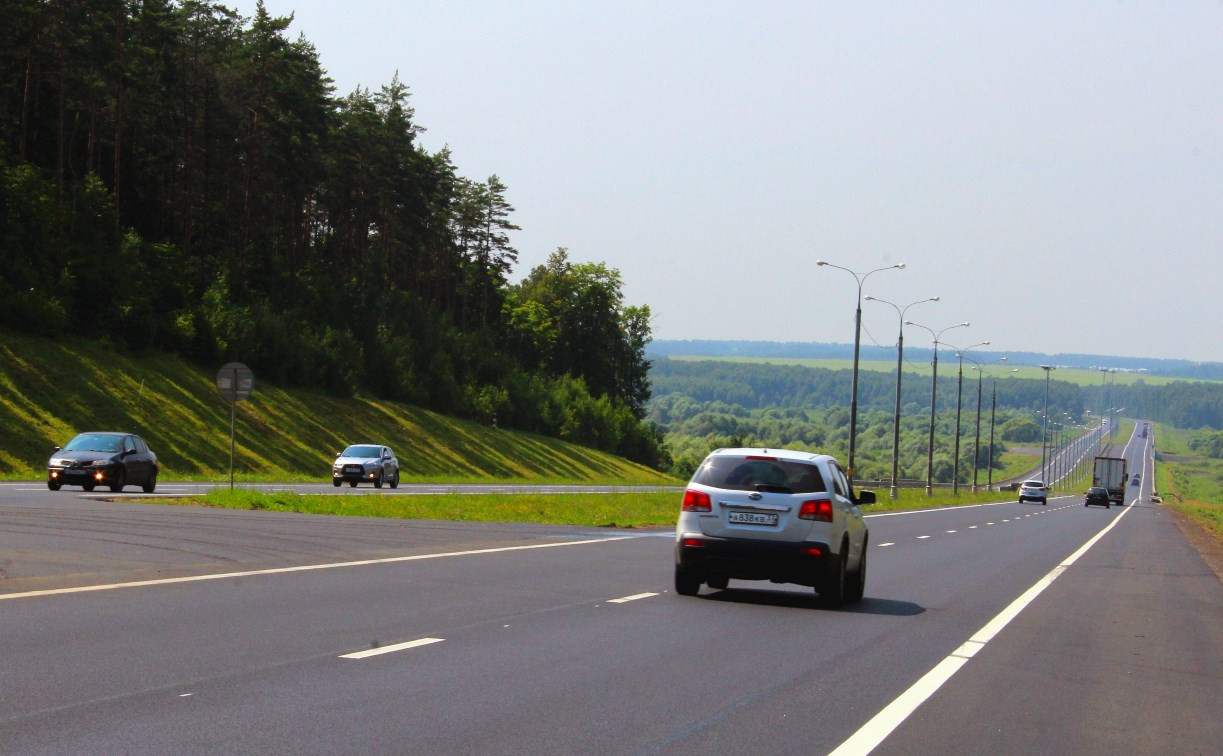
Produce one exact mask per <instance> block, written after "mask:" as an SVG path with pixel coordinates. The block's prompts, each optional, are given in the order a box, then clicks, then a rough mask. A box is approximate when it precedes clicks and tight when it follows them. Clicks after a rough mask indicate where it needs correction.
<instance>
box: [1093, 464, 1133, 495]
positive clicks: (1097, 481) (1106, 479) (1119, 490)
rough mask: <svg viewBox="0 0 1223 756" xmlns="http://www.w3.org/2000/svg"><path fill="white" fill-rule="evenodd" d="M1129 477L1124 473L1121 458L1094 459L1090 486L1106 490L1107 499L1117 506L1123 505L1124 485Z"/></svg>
mask: <svg viewBox="0 0 1223 756" xmlns="http://www.w3.org/2000/svg"><path fill="white" fill-rule="evenodd" d="M1128 480H1129V476H1128V475H1126V472H1125V459H1123V458H1122V457H1096V460H1095V467H1094V468H1092V478H1091V484H1092V485H1093V486H1104V487H1105V488H1107V489H1108V498H1109V500H1111V501H1115V502H1116V503H1118V504H1124V503H1125V484H1126V482H1127V481H1128Z"/></svg>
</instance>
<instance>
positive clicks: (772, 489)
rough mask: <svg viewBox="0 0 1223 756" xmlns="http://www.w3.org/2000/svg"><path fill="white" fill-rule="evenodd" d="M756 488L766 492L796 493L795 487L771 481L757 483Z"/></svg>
mask: <svg viewBox="0 0 1223 756" xmlns="http://www.w3.org/2000/svg"><path fill="white" fill-rule="evenodd" d="M754 488H755V489H756V490H757V491H764V492H765V493H794V491H793V489H791V488H789V487H787V486H774V485H771V484H769V483H757V484H756V485H755V486H754Z"/></svg>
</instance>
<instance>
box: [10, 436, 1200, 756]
mask: <svg viewBox="0 0 1223 756" xmlns="http://www.w3.org/2000/svg"><path fill="white" fill-rule="evenodd" d="M1146 444H1147V440H1144V439H1135V440H1133V441H1132V442H1131V443H1130V444H1129V445H1128V446H1127V447H1126V454H1127V456H1129V457H1130V460H1131V462H1130V464H1131V469H1132V470H1142V471H1143V484H1142V486H1141V487H1135V488H1133V489H1132V493H1131V495H1130V496H1129V497H1128V498H1129V500H1130V502H1129V505H1128V506H1126V507H1114V508H1111V509H1107V510H1106V509H1101V508H1085V507H1083V506H1082V495H1081V493H1077V492H1076V493H1075V494H1073V495H1067V496H1061V497H1055V498H1052V499H1050V500H1049V503H1048V504H1047V505H1046V506H1041V505H1039V504H1033V503H1026V504H1019V503H1017V502H1014V501H1009V500H1008V501H1000V502H999V503H997V504H993V505H985V506H965V507H957V508H954V509H948V510H939V511H922V512H912V513H879V514H877V515H875V516H872V517H871V518H870V520H869V525H870V529H871V542H872V547H871V560H870V572H869V577H868V582H867V599H866V600H864V601H863V602H861V603H860V604H858V605H855V606H850V607H848V608H845V609H843V610H839V611H831V610H827V609H821V608H819V607H818V605H817V603H816V601H815V599H814V595H813V594H812V593H811V592H810V591H809V590H807V589H803V588H801V587H798V586H782V585H771V584H767V583H765V584H760V583H752V582H739V581H732V582H731V585H730V588H729V589H727V590H724V591H714V590H710V589H708V588H704V589H702V593H701V595H700V596H699V597H695V598H683V597H679V596H677V595H675V594H674V593H673V591H672V588H671V578H672V540H671V537H672V536H671V533H669V532H667V531H666V530H646V531H642V530H615V529H587V528H566V527H549V526H538V525H506V524H488V523H457V522H423V521H385V520H373V519H364V518H335V517H320V516H309V515H294V514H281V513H270V512H239V511H227V510H206V509H193V508H181V507H161V506H157V505H150V504H130V503H122V502H108V501H104V500H100V499H95V498H87V497H83V496H80V495H74V494H70V493H66V492H64V491H61V492H59V493H55V494H53V493H51V492H49V491H46V490H45V489H39V488H37V487H34V486H24V487H22V486H21V485H20V484H5V485H0V569H2V570H3V571H4V572H3V573H2V574H3V579H2V580H0V632H2V634H3V639H4V648H5V654H4V655H3V657H2V660H0V753H21V754H25V753H91V754H107V753H125V754H132V753H158V754H164V753H171V752H174V753H209V754H218V753H243V754H249V753H363V754H364V753H405V752H412V753H476V752H478V753H532V754H537V753H557V754H559V753H566V754H568V753H593V752H598V753H694V754H695V753H709V752H722V753H733V752H739V753H828V752H833V751H838V750H839V752H840V753H867V752H871V751H872V750H873V751H875V752H877V753H896V754H900V753H949V752H950V753H964V752H972V753H981V752H996V753H1107V752H1121V751H1125V752H1137V753H1218V749H1219V744H1220V743H1223V718H1220V717H1219V716H1218V715H1217V714H1218V711H1217V710H1218V696H1219V694H1220V692H1221V691H1223V622H1221V621H1220V620H1221V619H1223V586H1221V585H1220V583H1219V581H1218V580H1217V579H1216V578H1215V576H1214V575H1213V573H1212V572H1211V571H1210V570H1209V568H1208V567H1207V566H1206V565H1205V563H1203V562H1202V560H1201V559H1200V558H1199V557H1198V555H1197V553H1196V552H1195V551H1194V550H1193V549H1192V548H1191V547H1190V546H1189V545H1188V544H1187V543H1186V542H1185V540H1184V538H1183V536H1182V535H1181V534H1180V532H1179V531H1178V530H1177V528H1176V527H1175V525H1174V524H1173V522H1172V521H1171V519H1170V517H1169V516H1168V514H1167V512H1166V511H1165V510H1164V509H1163V508H1162V507H1160V506H1155V505H1151V504H1150V502H1149V495H1150V489H1149V486H1150V481H1151V479H1152V477H1153V476H1152V475H1151V472H1150V455H1149V447H1147V446H1146ZM626 495H631V494H626Z"/></svg>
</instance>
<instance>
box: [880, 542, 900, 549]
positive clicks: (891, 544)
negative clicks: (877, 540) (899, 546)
mask: <svg viewBox="0 0 1223 756" xmlns="http://www.w3.org/2000/svg"><path fill="white" fill-rule="evenodd" d="M895 545H896V544H895V542H892V541H889V542H888V543H881V544H879V548H881V549H882V548H883V547H884V546H895Z"/></svg>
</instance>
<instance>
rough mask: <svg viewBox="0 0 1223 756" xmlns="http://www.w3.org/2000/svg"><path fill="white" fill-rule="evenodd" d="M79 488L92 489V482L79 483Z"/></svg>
mask: <svg viewBox="0 0 1223 756" xmlns="http://www.w3.org/2000/svg"><path fill="white" fill-rule="evenodd" d="M81 488H83V489H84V490H86V491H92V490H93V483H82V484H81Z"/></svg>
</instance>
